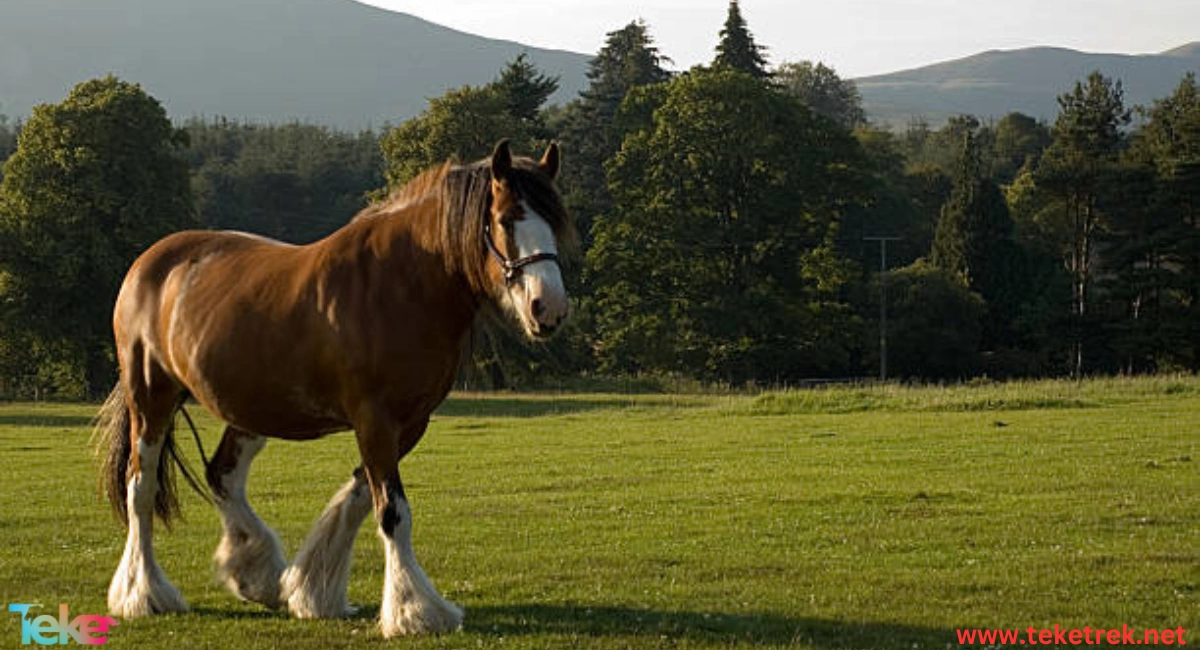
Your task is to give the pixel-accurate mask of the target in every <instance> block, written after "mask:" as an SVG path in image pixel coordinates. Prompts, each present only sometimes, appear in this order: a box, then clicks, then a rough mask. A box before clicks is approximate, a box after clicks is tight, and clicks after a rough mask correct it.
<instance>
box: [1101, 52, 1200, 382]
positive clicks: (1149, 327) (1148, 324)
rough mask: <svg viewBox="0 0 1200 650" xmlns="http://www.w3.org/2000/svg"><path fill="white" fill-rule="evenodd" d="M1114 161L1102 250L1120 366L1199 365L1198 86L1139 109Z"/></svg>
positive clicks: (1192, 82) (1189, 84) (1188, 81)
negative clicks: (1116, 174)
mask: <svg viewBox="0 0 1200 650" xmlns="http://www.w3.org/2000/svg"><path fill="white" fill-rule="evenodd" d="M1141 113H1142V115H1143V117H1144V118H1145V120H1146V121H1145V122H1144V124H1143V125H1142V126H1141V127H1140V128H1139V129H1137V130H1136V131H1135V132H1134V133H1133V135H1132V138H1131V140H1132V144H1131V147H1130V148H1129V150H1128V151H1127V152H1126V155H1125V156H1124V157H1123V159H1122V163H1121V165H1120V167H1119V171H1120V178H1121V181H1122V182H1121V183H1119V185H1118V186H1117V187H1118V188H1119V190H1120V191H1119V192H1117V193H1116V196H1115V197H1113V199H1114V200H1113V201H1112V206H1111V207H1112V209H1110V214H1109V228H1108V230H1109V233H1107V235H1108V236H1106V237H1105V241H1104V244H1105V246H1106V250H1105V256H1104V258H1103V259H1102V260H1101V261H1102V263H1103V264H1102V265H1103V269H1104V275H1105V276H1106V278H1107V281H1106V283H1105V284H1106V285H1107V286H1106V288H1107V289H1108V293H1109V297H1110V299H1111V301H1112V302H1113V304H1114V309H1113V312H1114V313H1113V314H1112V316H1113V320H1114V321H1115V322H1114V323H1112V324H1111V325H1110V327H1111V329H1112V333H1113V338H1114V339H1115V342H1116V345H1117V347H1118V349H1119V352H1120V354H1121V357H1122V359H1121V368H1122V370H1123V371H1128V372H1137V371H1147V370H1157V369H1159V368H1161V367H1164V366H1165V367H1183V368H1189V369H1191V370H1193V371H1194V370H1197V369H1200V359H1198V357H1197V351H1198V350H1200V327H1198V326H1197V325H1196V324H1197V323H1200V88H1198V87H1197V83H1196V76H1195V74H1192V73H1189V74H1188V75H1186V76H1185V77H1184V78H1183V80H1182V81H1181V82H1180V84H1179V86H1178V87H1177V88H1176V89H1175V91H1174V92H1173V93H1172V94H1171V95H1170V96H1168V97H1165V98H1163V99H1160V100H1158V101H1156V102H1154V104H1153V105H1152V106H1151V107H1149V108H1146V109H1141Z"/></svg>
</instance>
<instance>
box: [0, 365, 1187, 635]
mask: <svg viewBox="0 0 1200 650" xmlns="http://www.w3.org/2000/svg"><path fill="white" fill-rule="evenodd" d="M196 410H199V409H193V411H196ZM93 412H94V407H93V406H87V405H28V404H19V405H6V406H0V601H2V602H0V606H3V605H5V604H7V603H13V602H32V603H45V604H48V605H57V604H58V603H61V602H65V603H69V604H70V606H71V611H72V612H73V615H74V614H79V613H102V612H103V611H104V609H105V605H104V592H105V589H106V586H107V582H108V579H109V577H110V576H111V572H112V570H113V569H114V568H115V567H116V564H117V561H118V559H119V556H120V551H121V547H122V544H123V541H124V535H123V531H121V530H120V529H118V527H117V526H116V525H115V523H114V522H113V520H112V518H111V515H110V514H109V512H108V510H107V506H106V505H105V504H101V503H100V502H99V501H98V497H97V496H96V492H95V465H94V461H93V459H92V458H91V456H90V451H89V449H88V447H87V438H88V433H89V432H88V421H89V419H90V417H91V416H92V414H93ZM199 423H200V425H201V427H202V429H204V437H205V441H206V446H207V447H208V448H209V449H210V450H211V449H212V448H213V447H214V446H215V444H216V440H217V435H218V434H219V429H218V425H217V423H216V422H215V421H213V420H212V419H211V418H207V417H201V418H199ZM180 443H181V446H183V447H184V448H185V449H187V450H188V453H189V454H190V455H191V456H192V457H193V458H195V457H196V454H195V451H194V449H193V447H194V445H193V443H192V442H191V440H190V435H182V436H181V438H180ZM1198 443H1200V379H1197V378H1189V377H1168V378H1159V379H1145V380H1102V381H1092V382H1084V383H1082V384H1076V383H1068V382H1038V383H1026V384H988V385H980V386H965V387H950V388H936V387H931V388H905V387H896V386H884V387H873V388H830V389H822V390H813V391H793V392H782V393H768V394H763V395H636V396H630V395H601V394H596V395H549V394H543V395H517V396H513V395H504V396H486V395H459V396H455V397H454V398H452V399H451V401H449V402H448V403H447V404H446V405H445V406H444V407H443V409H442V410H441V411H440V412H439V414H438V416H437V417H435V419H434V422H433V424H432V426H431V430H430V432H429V434H428V435H427V437H426V438H425V440H424V441H422V443H421V444H420V445H419V446H418V447H417V449H416V450H415V452H414V453H413V454H412V455H411V456H410V457H409V458H407V459H406V460H405V461H404V462H403V463H402V464H401V473H402V475H403V477H404V478H405V487H406V490H407V492H408V495H409V497H410V499H411V500H412V504H413V509H414V515H415V518H416V528H415V532H414V538H415V546H416V551H417V555H418V557H419V558H420V559H421V561H422V563H423V565H424V566H425V568H426V570H427V571H428V572H429V574H430V576H431V577H432V578H433V580H434V582H435V583H436V584H437V585H438V587H439V588H440V589H441V590H442V591H443V593H444V594H445V595H447V596H448V597H449V598H452V599H454V600H456V601H457V602H459V603H461V604H463V605H464V606H465V607H466V610H467V618H466V622H465V624H464V630H463V631H462V632H460V633H457V634H453V635H449V636H444V637H440V638H422V639H394V640H391V641H385V640H383V639H382V638H381V637H380V635H379V633H378V631H377V630H376V628H375V624H374V621H373V618H372V617H373V616H374V615H375V614H376V613H377V608H378V603H379V598H380V580H381V578H382V576H381V573H382V571H381V569H382V564H383V559H382V554H381V552H380V546H379V543H378V541H377V539H376V537H375V533H374V526H373V523H372V522H370V521H368V524H367V525H365V526H364V527H363V529H362V531H361V533H360V537H359V540H358V545H357V546H356V549H355V564H354V570H353V576H352V580H351V585H350V600H351V602H353V603H357V604H359V605H362V606H363V609H362V611H361V613H360V615H359V616H358V617H356V618H353V619H350V620H339V621H298V620H292V619H289V618H288V617H287V616H285V615H283V614H281V613H278V612H271V611H267V610H264V609H262V608H260V607H258V606H255V605H250V604H245V603H241V602H239V601H237V600H235V599H234V598H233V597H232V596H230V595H229V594H228V593H226V592H225V591H224V590H223V589H222V588H221V587H220V586H219V585H217V584H216V583H215V581H214V579H213V577H212V571H211V559H210V558H211V554H212V550H213V548H214V547H215V545H216V542H217V536H218V525H217V519H216V515H215V513H214V512H213V511H212V509H211V508H210V507H209V506H207V505H206V504H204V503H203V502H201V501H200V500H199V499H198V498H196V497H194V496H191V495H189V496H188V497H186V501H185V515H186V517H187V520H186V521H184V522H182V523H180V524H179V525H178V526H177V527H176V530H175V531H174V532H172V533H165V534H160V535H159V536H158V537H157V541H158V546H157V552H158V556H159V559H160V561H161V562H162V564H163V566H164V567H165V568H166V570H167V573H168V575H169V576H170V577H171V578H172V580H173V581H174V582H175V584H176V585H177V586H178V587H179V588H180V589H181V590H182V592H183V593H184V595H185V596H186V597H187V598H188V600H189V602H190V604H191V605H192V608H193V611H192V612H191V613H189V614H186V615H177V616H165V617H158V618H152V619H142V620H132V621H125V622H123V623H122V624H121V625H120V626H119V627H117V628H116V629H115V631H114V632H113V633H112V634H111V636H110V641H109V645H110V646H111V647H114V648H151V647H175V646H178V647H181V648H331V647H346V648H350V647H354V648H358V647H403V648H493V647H500V648H518V649H520V648H762V647H797V648H818V649H833V648H904V649H913V648H938V649H941V648H947V647H951V648H952V647H957V642H956V638H955V635H954V629H955V628H959V627H972V628H975V627H1006V628H1026V627H1029V626H1034V627H1052V626H1053V625H1054V624H1058V625H1060V626H1063V627H1078V628H1082V627H1084V626H1090V627H1092V628H1096V627H1109V626H1116V627H1119V626H1120V625H1121V624H1128V625H1129V626H1131V627H1137V628H1143V627H1160V628H1165V627H1171V628H1175V627H1183V628H1185V629H1187V630H1189V632H1190V634H1189V636H1188V639H1189V641H1190V642H1191V643H1193V644H1194V643H1197V642H1200V641H1197V640H1193V638H1195V639H1198V640H1200V631H1197V630H1196V628H1197V627H1200V603H1198V596H1200V594H1198V593H1197V591H1198V587H1200V480H1198V479H1200V464H1198V462H1197V460H1200V459H1197V453H1198V451H1200V450H1198V449H1197V446H1198ZM355 454H356V451H355V445H354V443H353V441H352V439H351V438H350V436H349V435H338V436H332V437H329V438H326V439H324V440H321V441H317V442H309V443H290V442H272V443H271V444H270V445H269V446H268V447H267V449H266V451H264V452H263V455H262V456H261V457H260V459H259V460H258V461H257V463H256V465H255V472H254V474H253V475H252V477H251V486H250V487H251V499H252V500H253V502H254V503H255V505H256V507H257V508H258V509H259V511H260V512H261V514H262V515H263V517H264V518H265V519H266V520H267V521H268V522H269V523H271V524H272V525H273V526H275V527H276V529H277V530H278V531H279V533H280V535H281V536H282V538H283V540H284V545H285V547H286V548H287V549H288V550H289V552H294V551H295V549H296V547H297V546H298V545H299V543H300V541H301V540H302V539H303V537H304V535H305V533H306V532H307V530H308V528H309V526H310V525H311V523H312V521H313V520H314V519H315V517H316V516H317V514H318V513H319V511H320V510H321V508H322V507H323V506H324V504H325V502H326V500H327V499H328V498H329V497H330V496H331V495H332V493H333V492H334V491H335V489H336V488H337V486H339V485H340V484H341V483H342V482H344V480H345V479H347V478H348V477H349V472H350V470H351V469H352V468H353V467H354V466H355V465H356V459H355ZM6 609H7V607H4V610H6ZM18 628H19V626H18V619H17V616H16V615H15V614H8V613H7V612H6V611H0V647H15V646H17V645H19V642H20V640H19V631H18Z"/></svg>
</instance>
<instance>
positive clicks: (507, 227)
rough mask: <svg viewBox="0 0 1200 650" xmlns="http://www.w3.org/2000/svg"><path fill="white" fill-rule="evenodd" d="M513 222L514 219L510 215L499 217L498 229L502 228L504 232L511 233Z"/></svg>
mask: <svg viewBox="0 0 1200 650" xmlns="http://www.w3.org/2000/svg"><path fill="white" fill-rule="evenodd" d="M514 221H516V219H514V218H513V216H512V215H511V214H506V215H504V216H502V217H500V227H501V228H503V229H504V231H505V232H512V229H513V222H514Z"/></svg>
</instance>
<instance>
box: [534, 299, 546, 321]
mask: <svg viewBox="0 0 1200 650" xmlns="http://www.w3.org/2000/svg"><path fill="white" fill-rule="evenodd" d="M530 308H532V309H533V317H534V318H541V317H542V314H544V313H546V305H544V304H542V301H541V299H540V298H534V299H533V304H531V305H530Z"/></svg>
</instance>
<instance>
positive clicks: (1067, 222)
mask: <svg viewBox="0 0 1200 650" xmlns="http://www.w3.org/2000/svg"><path fill="white" fill-rule="evenodd" d="M1058 104H1059V107H1060V111H1059V114H1058V119H1057V120H1055V123H1054V140H1053V142H1052V143H1051V144H1050V147H1049V148H1047V149H1046V151H1045V152H1044V153H1043V154H1042V158H1041V160H1040V161H1039V163H1038V168H1037V173H1036V179H1037V183H1038V185H1040V186H1041V187H1042V188H1044V189H1045V190H1047V192H1049V193H1050V194H1052V195H1053V196H1054V197H1055V199H1056V203H1057V208H1058V209H1057V210H1056V211H1055V213H1054V215H1053V218H1054V223H1051V224H1048V225H1047V231H1048V232H1049V233H1051V236H1054V237H1056V238H1057V239H1058V240H1059V241H1058V242H1057V243H1058V244H1059V248H1060V250H1061V252H1062V255H1063V258H1064V261H1065V263H1066V266H1067V269H1068V270H1069V271H1070V273H1071V278H1072V308H1071V313H1072V317H1073V318H1074V319H1075V325H1076V335H1075V342H1074V345H1073V350H1072V355H1071V356H1072V357H1073V360H1072V363H1071V366H1072V374H1073V375H1074V376H1076V377H1078V376H1080V375H1081V374H1082V373H1083V370H1084V347H1085V344H1084V339H1085V338H1088V337H1087V335H1086V331H1085V330H1087V329H1088V328H1089V327H1090V326H1091V316H1092V314H1091V311H1090V309H1089V307H1090V304H1091V292H1092V284H1093V282H1094V279H1095V278H1094V275H1095V273H1094V269H1095V263H1096V240H1097V237H1098V235H1099V234H1100V232H1101V231H1102V229H1103V228H1104V226H1105V215H1104V211H1103V209H1102V205H1101V193H1102V192H1103V191H1104V190H1105V189H1107V187H1108V185H1109V181H1110V180H1111V179H1112V177H1113V175H1114V174H1115V172H1116V167H1117V164H1118V157H1119V155H1120V152H1121V148H1122V145H1123V143H1124V138H1123V136H1122V134H1121V128H1122V127H1124V126H1125V125H1126V124H1128V123H1129V119H1130V115H1129V111H1128V110H1127V109H1126V108H1125V103H1124V91H1123V90H1122V88H1121V82H1120V81H1116V82H1114V81H1113V80H1111V79H1109V78H1107V77H1105V76H1104V75H1102V74H1100V73H1099V72H1093V73H1092V74H1090V75H1089V76H1088V78H1087V81H1086V82H1084V83H1080V82H1076V84H1075V87H1074V89H1073V90H1072V91H1071V92H1069V93H1065V94H1063V95H1060V96H1059V98H1058Z"/></svg>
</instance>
